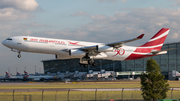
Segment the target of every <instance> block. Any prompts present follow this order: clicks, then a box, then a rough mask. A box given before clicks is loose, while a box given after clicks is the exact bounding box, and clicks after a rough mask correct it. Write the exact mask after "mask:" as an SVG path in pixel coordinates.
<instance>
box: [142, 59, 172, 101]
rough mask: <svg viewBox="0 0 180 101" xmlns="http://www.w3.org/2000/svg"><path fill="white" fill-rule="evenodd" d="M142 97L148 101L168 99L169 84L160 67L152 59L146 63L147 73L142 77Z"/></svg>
mask: <svg viewBox="0 0 180 101" xmlns="http://www.w3.org/2000/svg"><path fill="white" fill-rule="evenodd" d="M140 78H141V90H142V96H143V98H144V100H146V101H150V100H153V101H156V100H158V99H164V98H166V97H167V92H168V90H169V84H168V82H167V80H164V76H163V75H162V74H161V70H160V66H159V65H158V64H157V62H156V61H155V60H154V59H152V58H150V59H149V60H147V62H146V73H142V75H141V77H140Z"/></svg>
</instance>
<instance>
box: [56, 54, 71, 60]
mask: <svg viewBox="0 0 180 101" xmlns="http://www.w3.org/2000/svg"><path fill="white" fill-rule="evenodd" d="M55 57H56V59H60V60H61V59H70V57H68V56H62V55H55Z"/></svg>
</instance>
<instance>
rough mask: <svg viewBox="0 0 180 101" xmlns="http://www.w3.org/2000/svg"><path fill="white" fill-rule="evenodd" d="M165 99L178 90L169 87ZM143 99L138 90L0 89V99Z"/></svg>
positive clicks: (177, 94)
mask: <svg viewBox="0 0 180 101" xmlns="http://www.w3.org/2000/svg"><path fill="white" fill-rule="evenodd" d="M167 95H168V96H167V99H180V90H177V89H171V90H169V91H168V93H167ZM110 100H111V101H113V100H114V101H144V100H143V98H142V96H141V91H140V90H137V89H135V90H129V89H121V90H117V91H111V89H109V90H105V91H102V89H90V90H89V91H87V90H85V91H77V89H66V90H56V89H54V90H41V91H39V90H36V89H34V90H27V91H25V90H24V91H22V90H11V91H7V92H5V91H1V90H0V101H110Z"/></svg>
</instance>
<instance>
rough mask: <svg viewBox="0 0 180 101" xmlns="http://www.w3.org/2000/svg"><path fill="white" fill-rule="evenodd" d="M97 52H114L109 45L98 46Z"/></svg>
mask: <svg viewBox="0 0 180 101" xmlns="http://www.w3.org/2000/svg"><path fill="white" fill-rule="evenodd" d="M96 50H98V51H99V52H112V51H113V47H110V46H107V45H97V46H96Z"/></svg>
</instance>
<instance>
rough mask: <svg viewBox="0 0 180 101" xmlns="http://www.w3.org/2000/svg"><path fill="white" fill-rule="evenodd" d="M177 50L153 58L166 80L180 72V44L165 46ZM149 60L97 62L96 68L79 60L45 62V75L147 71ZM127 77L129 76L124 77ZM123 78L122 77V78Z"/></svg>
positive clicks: (164, 47)
mask: <svg viewBox="0 0 180 101" xmlns="http://www.w3.org/2000/svg"><path fill="white" fill-rule="evenodd" d="M170 48H177V49H174V50H170V51H168V52H167V54H163V55H158V56H153V57H152V58H153V59H155V60H156V61H157V63H158V64H159V65H160V67H161V72H162V74H163V75H165V78H166V79H169V77H170V76H169V73H170V72H171V71H173V70H176V71H180V68H179V67H180V42H176V43H168V44H164V45H163V47H162V50H163V49H170ZM147 59H149V58H143V59H138V60H128V61H111V60H95V62H97V63H98V65H97V66H96V67H93V66H89V67H88V68H84V67H83V66H81V65H79V59H67V60H44V61H42V62H43V65H44V71H45V73H48V72H50V73H57V72H66V71H69V72H75V71H79V72H87V73H88V71H89V70H93V71H101V70H102V69H103V70H105V71H114V72H121V73H122V72H125V73H126V72H138V71H145V69H146V60H147ZM123 77H127V76H123ZM121 78H122V77H121Z"/></svg>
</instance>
